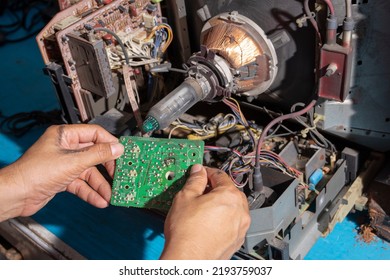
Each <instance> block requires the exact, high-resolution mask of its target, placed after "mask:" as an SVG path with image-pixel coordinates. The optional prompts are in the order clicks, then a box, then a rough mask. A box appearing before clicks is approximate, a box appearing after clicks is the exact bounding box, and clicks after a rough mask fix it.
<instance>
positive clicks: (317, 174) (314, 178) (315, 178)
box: [309, 169, 324, 191]
mask: <svg viewBox="0 0 390 280" xmlns="http://www.w3.org/2000/svg"><path fill="white" fill-rule="evenodd" d="M323 177H324V172H323V171H322V169H317V170H316V171H314V172H313V173H312V174H311V175H310V178H309V189H310V190H312V191H314V190H315V188H316V186H317V184H318V183H319V182H320V181H321V180H322V178H323Z"/></svg>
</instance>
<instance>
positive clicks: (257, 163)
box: [255, 100, 317, 168]
mask: <svg viewBox="0 0 390 280" xmlns="http://www.w3.org/2000/svg"><path fill="white" fill-rule="evenodd" d="M316 102H317V100H312V101H311V102H310V103H309V105H307V106H306V107H305V108H303V109H302V110H300V111H298V112H293V113H290V114H287V115H281V116H279V117H277V118H275V119H273V120H272V121H271V122H270V123H269V124H268V125H267V126H266V127H265V128H264V129H263V131H262V132H261V136H260V138H259V141H258V142H257V147H256V163H255V164H256V165H255V167H257V168H259V167H260V162H259V160H260V152H261V146H262V145H263V142H264V140H265V138H266V137H267V134H268V131H269V130H270V129H271V128H272V127H273V126H274V125H275V124H277V123H278V122H281V121H284V120H287V119H292V118H296V117H298V116H301V115H303V114H305V113H307V112H308V111H310V109H312V108H313V107H314V105H315V104H316Z"/></svg>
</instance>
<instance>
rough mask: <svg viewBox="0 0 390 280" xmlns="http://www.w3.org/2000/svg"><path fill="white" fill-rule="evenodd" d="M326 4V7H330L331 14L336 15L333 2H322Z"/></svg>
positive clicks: (327, 0) (329, 0) (325, 0)
mask: <svg viewBox="0 0 390 280" xmlns="http://www.w3.org/2000/svg"><path fill="white" fill-rule="evenodd" d="M322 1H324V2H325V3H326V5H328V8H329V13H330V14H331V15H334V7H333V3H332V1H331V0H322Z"/></svg>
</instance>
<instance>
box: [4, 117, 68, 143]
mask: <svg viewBox="0 0 390 280" xmlns="http://www.w3.org/2000/svg"><path fill="white" fill-rule="evenodd" d="M0 118H3V120H2V121H1V123H0V131H1V132H2V133H4V134H11V135H14V136H17V137H20V136H23V135H24V134H26V133H27V132H29V131H30V130H31V129H33V128H35V127H43V126H49V125H54V124H63V123H64V121H63V117H62V111H61V110H52V111H48V112H43V111H32V112H24V113H17V114H15V115H12V116H9V117H5V116H3V115H2V114H1V112H0Z"/></svg>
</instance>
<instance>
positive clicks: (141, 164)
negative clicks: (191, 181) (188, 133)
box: [111, 136, 204, 211]
mask: <svg viewBox="0 0 390 280" xmlns="http://www.w3.org/2000/svg"><path fill="white" fill-rule="evenodd" d="M120 142H121V143H122V144H123V145H124V146H125V152H124V154H123V155H122V156H121V157H120V158H118V159H117V161H116V169H115V175H114V182H113V189H112V198H111V204H113V205H117V206H125V207H142V208H153V209H159V210H163V211H168V210H169V208H170V206H171V202H172V199H173V198H174V196H175V194H176V193H177V192H178V191H179V190H180V189H181V188H182V187H183V186H184V184H185V182H186V178H187V177H188V174H189V168H190V167H191V166H192V165H194V164H196V163H200V164H202V161H203V149H204V144H203V141H192V140H185V139H158V138H146V137H131V136H124V137H121V138H120Z"/></svg>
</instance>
